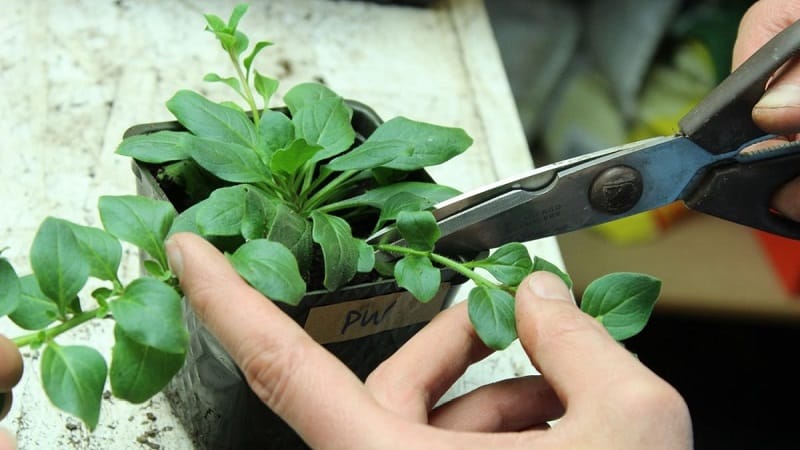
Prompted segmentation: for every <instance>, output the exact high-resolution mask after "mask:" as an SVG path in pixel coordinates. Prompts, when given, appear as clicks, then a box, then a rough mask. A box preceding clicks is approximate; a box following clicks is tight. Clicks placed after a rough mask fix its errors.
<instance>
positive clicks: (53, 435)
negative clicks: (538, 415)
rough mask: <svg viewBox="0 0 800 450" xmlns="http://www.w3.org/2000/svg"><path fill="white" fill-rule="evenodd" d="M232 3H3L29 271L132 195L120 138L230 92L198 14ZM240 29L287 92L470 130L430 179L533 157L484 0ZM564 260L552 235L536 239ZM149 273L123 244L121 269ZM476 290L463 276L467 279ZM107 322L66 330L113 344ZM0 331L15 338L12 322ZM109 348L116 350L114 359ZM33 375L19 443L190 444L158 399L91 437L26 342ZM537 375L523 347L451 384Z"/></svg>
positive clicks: (544, 252) (5, 158)
mask: <svg viewBox="0 0 800 450" xmlns="http://www.w3.org/2000/svg"><path fill="white" fill-rule="evenodd" d="M235 3H236V2H235V1H232V0H226V1H211V0H207V1H183V2H156V1H141V2H133V1H126V0H118V1H110V0H109V1H96V0H61V1H41V2H30V1H27V0H4V1H3V2H2V4H0V42H2V47H3V50H2V52H0V90H1V92H0V117H1V118H2V120H0V208H1V210H2V214H0V248H2V247H8V249H7V250H6V251H5V252H4V255H5V256H7V257H9V258H10V260H11V261H12V263H13V264H14V265H15V267H16V268H17V270H18V271H19V272H20V274H24V273H29V264H28V260H27V252H28V249H29V247H30V244H31V241H32V239H33V236H34V233H35V231H36V228H37V227H38V225H39V223H40V222H41V221H42V219H44V218H45V217H46V216H48V215H53V216H57V217H62V218H65V219H68V220H72V221H75V222H78V223H84V224H90V225H96V224H98V221H99V219H98V216H97V213H96V202H97V198H98V196H99V195H103V194H111V195H119V194H128V193H133V192H134V191H135V184H134V179H133V176H132V174H131V171H130V164H129V160H128V159H127V158H124V157H120V156H117V155H115V154H114V149H115V147H116V145H117V144H118V143H119V141H120V139H121V137H122V134H123V132H124V131H125V130H126V129H127V128H128V127H129V126H131V125H134V124H137V123H142V122H154V121H161V120H170V119H171V117H170V115H169V113H168V111H167V110H166V108H165V107H164V102H165V101H166V99H168V98H169V97H170V96H171V95H172V94H173V93H174V92H175V91H176V90H178V89H181V88H191V89H196V90H201V91H205V92H207V93H209V94H210V95H211V96H212V97H217V98H219V99H222V98H223V96H227V92H224V91H223V90H222V87H221V86H213V85H209V84H208V83H203V82H202V81H201V78H202V77H203V75H204V74H205V72H207V71H218V72H222V73H226V71H227V70H228V62H227V61H226V60H225V57H224V55H223V53H222V52H221V50H219V49H218V48H217V44H216V42H215V41H214V38H213V36H212V35H211V34H210V33H205V32H203V28H204V19H203V17H202V13H205V12H212V13H215V14H217V15H220V16H224V17H227V15H228V13H229V12H230V10H231V9H232V7H233V5H234V4H235ZM253 3H254V4H253V5H251V9H250V11H249V12H248V14H247V15H246V16H245V18H244V20H243V22H242V25H241V27H242V29H243V30H244V31H245V32H247V33H248V34H249V35H250V36H251V38H252V39H253V40H271V41H273V42H275V43H276V44H277V45H276V46H274V47H272V48H269V49H267V50H265V52H264V53H262V55H261V57H260V59H259V61H260V62H259V63H258V64H257V66H258V69H259V70H260V71H261V72H263V73H267V74H272V75H274V76H277V77H279V78H280V79H281V80H282V86H281V88H280V89H279V91H278V95H277V98H276V100H275V101H276V104H277V103H280V96H281V94H282V93H283V92H285V91H286V89H288V87H290V86H292V85H294V84H295V83H297V82H301V81H307V80H310V79H317V80H324V82H325V83H326V84H328V85H329V86H331V87H332V88H333V89H334V90H335V91H337V92H338V93H340V94H341V95H343V96H345V97H347V98H352V99H356V100H359V101H362V102H364V103H366V104H369V105H371V106H372V107H373V108H374V109H375V110H376V111H377V112H378V113H379V114H380V115H381V116H382V117H384V118H389V117H392V116H395V115H400V114H402V115H406V116H408V117H411V118H415V119H419V120H425V121H430V122H434V123H439V124H443V125H449V126H458V127H462V128H464V129H466V130H467V132H468V133H469V134H470V135H471V136H472V137H473V138H474V139H475V144H474V146H473V148H472V149H470V150H469V151H467V152H466V153H465V154H464V155H462V156H460V157H458V158H456V159H455V160H453V161H451V162H449V163H447V164H445V165H443V166H441V167H437V168H434V169H432V170H431V171H430V172H431V173H432V175H433V176H434V178H435V179H436V180H437V181H438V182H440V183H443V184H448V185H451V186H454V187H457V188H459V189H462V190H465V189H469V188H471V187H476V186H479V185H481V184H485V183H488V182H491V181H494V180H496V179H498V178H503V177H507V176H511V175H514V174H517V173H519V172H520V171H522V170H524V169H526V168H528V167H530V166H531V165H532V162H531V158H530V155H529V153H528V149H527V145H526V143H525V137H524V134H523V132H522V129H521V126H520V124H519V120H518V117H517V112H516V109H515V107H514V102H513V99H512V96H511V92H510V90H509V86H508V82H507V80H506V77H505V73H504V70H503V66H502V63H501V61H500V57H499V54H498V51H497V48H496V44H495V41H494V37H493V35H492V31H491V28H490V25H489V22H488V19H487V15H486V12H485V10H484V6H483V3H482V2H481V1H480V0H458V1H457V0H445V1H439V2H437V3H436V5H435V6H434V7H432V8H426V9H418V8H411V7H399V6H383V5H377V4H371V3H362V2H356V1H329V0H271V1H259V2H253ZM530 245H531V248H532V249H533V250H534V251H535V252H536V253H537V254H539V255H540V256H543V257H545V258H548V259H550V260H551V261H553V262H555V263H557V264H562V262H561V257H560V253H559V250H558V247H557V245H556V242H555V240H554V239H544V240H541V241H537V242H534V243H531V244H530ZM137 270H138V265H137V260H136V255H135V254H133V253H132V252H128V254H126V256H125V258H124V262H123V266H122V269H121V276H122V277H123V278H129V277H132V276H133V275H134V274H135V271H137ZM467 287H468V286H465V288H467ZM108 325H110V324H106V323H100V324H94V325H90V326H88V327H86V329H84V330H79V331H75V332H73V333H71V334H69V335H68V336H65V337H64V339H63V340H62V341H63V342H69V341H72V342H86V341H90V342H91V343H92V344H94V345H96V346H98V347H99V348H101V349H105V351H106V352H108V350H109V348H110V327H109V326H108ZM0 332H2V333H4V334H7V335H10V336H14V335H16V334H18V333H19V330H18V329H16V328H15V327H14V326H13V324H11V323H10V322H9V321H8V320H7V319H2V320H0ZM106 354H108V353H106ZM24 356H25V363H26V367H25V375H24V377H23V380H22V382H21V383H20V385H19V386H18V387H17V389H16V390H15V396H16V399H15V403H14V407H13V409H12V410H11V412H10V414H9V416H8V417H7V418H6V419H5V420H4V421H3V422H2V424H0V426H3V427H5V428H7V429H10V430H12V431H13V432H16V434H17V437H18V440H19V445H20V448H21V449H98V450H99V449H148V448H161V449H191V448H192V445H191V443H190V442H189V441H188V439H187V437H186V434H185V433H184V432H183V430H182V428H181V426H180V424H179V423H177V421H176V420H175V419H174V417H173V416H172V414H171V411H170V409H169V406H168V405H167V403H166V401H165V399H164V398H163V396H160V395H159V396H156V397H155V398H154V399H153V400H152V401H150V402H147V403H146V404H143V405H130V404H128V403H126V402H123V401H120V400H116V399H113V398H112V399H106V400H104V401H103V406H102V408H103V409H102V412H101V420H100V424H99V425H98V427H97V429H96V430H95V431H94V432H93V433H89V432H88V431H87V430H86V429H85V428H84V427H83V426H82V424H80V422H78V421H77V420H75V419H72V418H70V417H68V416H66V415H64V414H62V413H60V412H58V411H57V410H56V409H55V408H53V407H51V406H50V404H49V402H48V401H47V399H46V398H45V397H44V395H43V393H42V388H41V385H40V382H39V374H38V354H37V352H35V351H30V350H25V353H24ZM532 370H533V369H532V368H531V367H530V364H529V363H528V362H527V360H526V358H525V357H524V355H523V353H522V351H521V350H520V348H519V346H518V345H515V346H512V347H511V348H510V349H509V350H507V351H505V352H503V353H501V354H498V355H495V356H493V357H492V358H490V359H488V360H486V361H484V362H482V363H480V364H478V365H476V366H475V367H473V368H471V369H470V371H469V372H468V373H467V374H466V375H465V376H464V377H463V378H462V379H461V380H459V382H458V384H457V385H456V386H455V387H454V389H453V390H451V392H450V393H449V394H448V397H449V396H453V395H457V394H459V393H463V392H465V391H468V390H470V389H472V388H474V387H476V386H478V385H481V384H484V383H486V382H489V381H494V380H497V379H502V378H507V377H509V376H513V375H519V374H522V373H530V372H531V371H532Z"/></svg>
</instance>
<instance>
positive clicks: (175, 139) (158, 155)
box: [117, 131, 191, 164]
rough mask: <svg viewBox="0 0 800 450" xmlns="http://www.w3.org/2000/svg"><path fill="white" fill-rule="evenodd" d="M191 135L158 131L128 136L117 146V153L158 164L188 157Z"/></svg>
mask: <svg viewBox="0 0 800 450" xmlns="http://www.w3.org/2000/svg"><path fill="white" fill-rule="evenodd" d="M190 145H191V135H190V134H189V133H187V132H185V131H158V132H156V133H151V134H140V135H137V136H130V137H127V138H125V139H123V141H122V142H121V143H120V144H119V146H118V147H117V153H118V154H120V155H123V156H130V157H131V158H134V159H137V160H139V161H143V162H146V163H153V164H160V163H165V162H170V161H180V160H183V159H187V158H188V157H189V146H190Z"/></svg>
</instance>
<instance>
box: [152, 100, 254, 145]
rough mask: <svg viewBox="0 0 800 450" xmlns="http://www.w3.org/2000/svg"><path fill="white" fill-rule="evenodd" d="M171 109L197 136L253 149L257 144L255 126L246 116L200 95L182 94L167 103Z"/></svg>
mask: <svg viewBox="0 0 800 450" xmlns="http://www.w3.org/2000/svg"><path fill="white" fill-rule="evenodd" d="M167 109H169V110H170V112H172V114H173V115H174V116H175V118H177V119H178V121H179V122H180V123H181V124H182V125H183V126H184V127H186V129H187V130H189V131H191V132H192V133H193V134H194V135H195V136H198V137H201V138H206V139H210V140H212V141H220V142H225V143H230V144H238V145H241V146H244V147H251V148H252V147H255V146H256V144H257V137H256V130H255V125H253V122H252V121H251V120H250V118H249V117H247V115H246V114H245V113H243V112H241V111H237V110H235V109H232V108H229V107H227V106H223V105H220V104H217V103H214V102H212V101H211V100H208V99H207V98H205V97H203V96H202V95H200V94H198V93H197V92H192V91H187V90H182V91H178V93H176V94H175V95H174V96H173V97H172V98H171V99H169V100H168V101H167ZM193 156H194V153H193Z"/></svg>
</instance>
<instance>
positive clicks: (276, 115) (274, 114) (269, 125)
mask: <svg viewBox="0 0 800 450" xmlns="http://www.w3.org/2000/svg"><path fill="white" fill-rule="evenodd" d="M258 139H259V140H258V142H259V146H258V148H259V149H262V150H264V151H266V152H267V155H271V154H272V153H274V152H275V151H276V150H279V149H282V148H285V147H287V146H289V144H291V142H292V141H294V124H293V123H292V121H291V119H289V118H288V117H286V114H283V113H281V112H278V111H272V110H266V111H264V113H263V114H261V120H260V121H259V122H258Z"/></svg>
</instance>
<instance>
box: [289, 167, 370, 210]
mask: <svg viewBox="0 0 800 450" xmlns="http://www.w3.org/2000/svg"><path fill="white" fill-rule="evenodd" d="M357 173H358V171H357V170H348V171H346V172H342V173H341V174H339V176H337V177H336V178H334V179H333V180H331V182H330V183H328V184H326V185H325V186H324V187H323V188H322V189H320V190H318V191H317V192H316V193H314V195H312V196H311V197H310V198H309V199H308V200H307V201H306V202H305V204H304V205H303V209H304V210H306V211H312V210H314V209H315V208H316V207H317V205H319V204H320V203H322V202H324V201H325V199H326V198H328V196H329V195H330V194H331V193H333V192H336V189H337V188H338V187H339V186H340V185H341V184H343V183H344V182H346V181H347V180H348V179H350V178H352V177H353V176H354V175H355V174H357Z"/></svg>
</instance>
